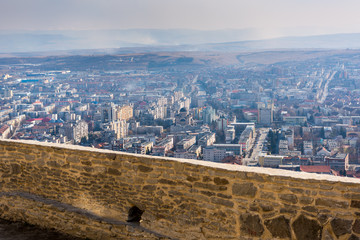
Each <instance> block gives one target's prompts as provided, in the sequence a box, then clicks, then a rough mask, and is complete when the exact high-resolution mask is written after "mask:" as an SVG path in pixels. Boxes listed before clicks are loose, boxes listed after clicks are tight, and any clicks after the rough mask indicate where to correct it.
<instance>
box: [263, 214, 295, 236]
mask: <svg viewBox="0 0 360 240" xmlns="http://www.w3.org/2000/svg"><path fill="white" fill-rule="evenodd" d="M264 223H265V226H266V228H267V229H268V230H269V231H270V233H271V234H272V236H273V237H274V238H291V232H290V220H289V219H287V218H286V217H285V216H279V217H276V218H273V219H269V220H265V222H264Z"/></svg>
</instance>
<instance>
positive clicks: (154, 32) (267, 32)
mask: <svg viewBox="0 0 360 240" xmlns="http://www.w3.org/2000/svg"><path fill="white" fill-rule="evenodd" d="M359 7H360V3H359V2H358V1H355V0H345V1H341V2H339V1H335V0H331V1H325V0H319V1H308V0H306V1H300V0H294V1H286V0H275V1H266V0H257V1H237V0H225V1H214V0H197V1H191V0H185V1H166V0H153V1H146V0H134V1H124V0H121V1H117V0H108V1H96V0H89V1H83V0H65V1H46V0H34V1H26V0H14V1H12V0H4V1H1V2H0V8H1V9H2V10H3V11H2V14H1V15H0V36H2V40H1V39H0V43H1V45H2V46H3V47H1V48H0V51H1V52H12V51H14V52H19V51H20V52H21V51H24V52H26V51H39V50H41V47H40V45H41V44H42V45H43V50H69V49H77V48H88V49H89V48H90V49H92V48H95V49H96V48H117V47H129V46H130V47H136V46H139V45H141V46H143V45H179V44H180V45H181V44H204V43H219V42H236V41H247V40H260V39H271V38H278V37H285V36H309V35H323V34H339V33H359V32H360V18H358V17H357V14H358V13H357V9H359ZM110 30H111V31H110ZM19 38H20V39H19ZM279 45H281V44H279ZM317 46H321V44H318V45H314V47H317ZM300 47H303V46H300ZM304 47H306V46H304ZM334 47H336V46H334ZM341 47H343V46H341ZM345 47H346V46H345ZM348 47H350V48H352V47H353V45H350V46H348Z"/></svg>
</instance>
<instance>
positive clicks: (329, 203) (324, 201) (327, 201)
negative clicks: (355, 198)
mask: <svg viewBox="0 0 360 240" xmlns="http://www.w3.org/2000/svg"><path fill="white" fill-rule="evenodd" d="M315 205H316V206H323V207H330V208H333V207H336V208H348V207H349V203H348V202H345V201H339V200H334V199H331V198H318V199H316V201H315Z"/></svg>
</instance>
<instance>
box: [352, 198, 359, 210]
mask: <svg viewBox="0 0 360 240" xmlns="http://www.w3.org/2000/svg"><path fill="white" fill-rule="evenodd" d="M350 207H352V208H360V201H357V200H351V204H350Z"/></svg>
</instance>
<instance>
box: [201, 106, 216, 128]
mask: <svg viewBox="0 0 360 240" xmlns="http://www.w3.org/2000/svg"><path fill="white" fill-rule="evenodd" d="M202 116H203V121H204V123H207V124H210V123H212V122H213V121H215V120H216V111H215V109H213V108H212V107H211V106H207V107H204V111H203V112H202Z"/></svg>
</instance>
